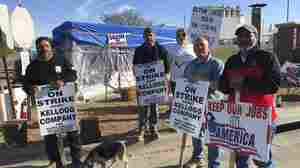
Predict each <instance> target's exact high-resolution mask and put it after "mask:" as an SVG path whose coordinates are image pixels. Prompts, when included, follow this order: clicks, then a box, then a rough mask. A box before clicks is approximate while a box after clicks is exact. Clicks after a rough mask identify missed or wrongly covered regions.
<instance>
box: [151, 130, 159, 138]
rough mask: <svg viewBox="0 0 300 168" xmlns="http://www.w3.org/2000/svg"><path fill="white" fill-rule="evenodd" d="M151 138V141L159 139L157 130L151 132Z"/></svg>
mask: <svg viewBox="0 0 300 168" xmlns="http://www.w3.org/2000/svg"><path fill="white" fill-rule="evenodd" d="M151 137H152V138H153V139H159V132H158V131H157V130H151Z"/></svg>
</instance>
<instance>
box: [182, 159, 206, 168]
mask: <svg viewBox="0 0 300 168" xmlns="http://www.w3.org/2000/svg"><path fill="white" fill-rule="evenodd" d="M183 168H204V160H203V159H191V160H189V161H188V162H187V163H186V164H184V166H183Z"/></svg>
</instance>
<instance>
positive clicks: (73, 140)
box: [44, 131, 81, 168]
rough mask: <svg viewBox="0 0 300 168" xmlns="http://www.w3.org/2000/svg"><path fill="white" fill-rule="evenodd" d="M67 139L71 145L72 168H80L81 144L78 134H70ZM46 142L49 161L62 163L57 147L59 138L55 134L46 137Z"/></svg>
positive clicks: (74, 132)
mask: <svg viewBox="0 0 300 168" xmlns="http://www.w3.org/2000/svg"><path fill="white" fill-rule="evenodd" d="M66 138H67V140H68V141H69V144H70V149H71V157H72V168H80V165H81V162H80V142H79V135H78V132H77V131H73V132H69V133H67V137H66ZM44 140H45V147H46V152H47V155H48V159H49V160H50V161H55V162H62V161H61V157H60V154H59V149H58V145H57V136H56V135H55V134H52V135H46V136H45V138H44Z"/></svg>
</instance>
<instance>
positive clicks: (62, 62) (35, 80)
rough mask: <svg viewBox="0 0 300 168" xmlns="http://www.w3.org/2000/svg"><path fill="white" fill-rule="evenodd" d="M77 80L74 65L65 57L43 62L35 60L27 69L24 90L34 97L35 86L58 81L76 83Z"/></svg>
mask: <svg viewBox="0 0 300 168" xmlns="http://www.w3.org/2000/svg"><path fill="white" fill-rule="evenodd" d="M55 66H60V67H61V70H62V72H61V74H57V73H56V71H55ZM76 79H77V75H76V71H75V70H73V69H72V65H71V63H70V62H69V61H67V60H66V59H65V58H63V57H55V56H54V57H53V58H52V59H51V60H49V61H47V62H46V61H41V60H39V59H35V60H34V61H32V62H31V63H30V64H29V65H28V67H27V69H26V74H25V77H24V81H23V90H24V91H25V92H26V93H27V94H29V95H32V86H33V85H45V84H49V83H50V82H53V81H56V80H63V81H64V82H74V81H75V80H76Z"/></svg>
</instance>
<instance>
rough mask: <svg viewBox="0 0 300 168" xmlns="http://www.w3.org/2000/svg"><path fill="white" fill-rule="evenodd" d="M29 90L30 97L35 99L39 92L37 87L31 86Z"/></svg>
mask: <svg viewBox="0 0 300 168" xmlns="http://www.w3.org/2000/svg"><path fill="white" fill-rule="evenodd" d="M31 90H32V96H34V97H36V96H37V93H38V91H39V88H38V85H33V86H32V87H31Z"/></svg>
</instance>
